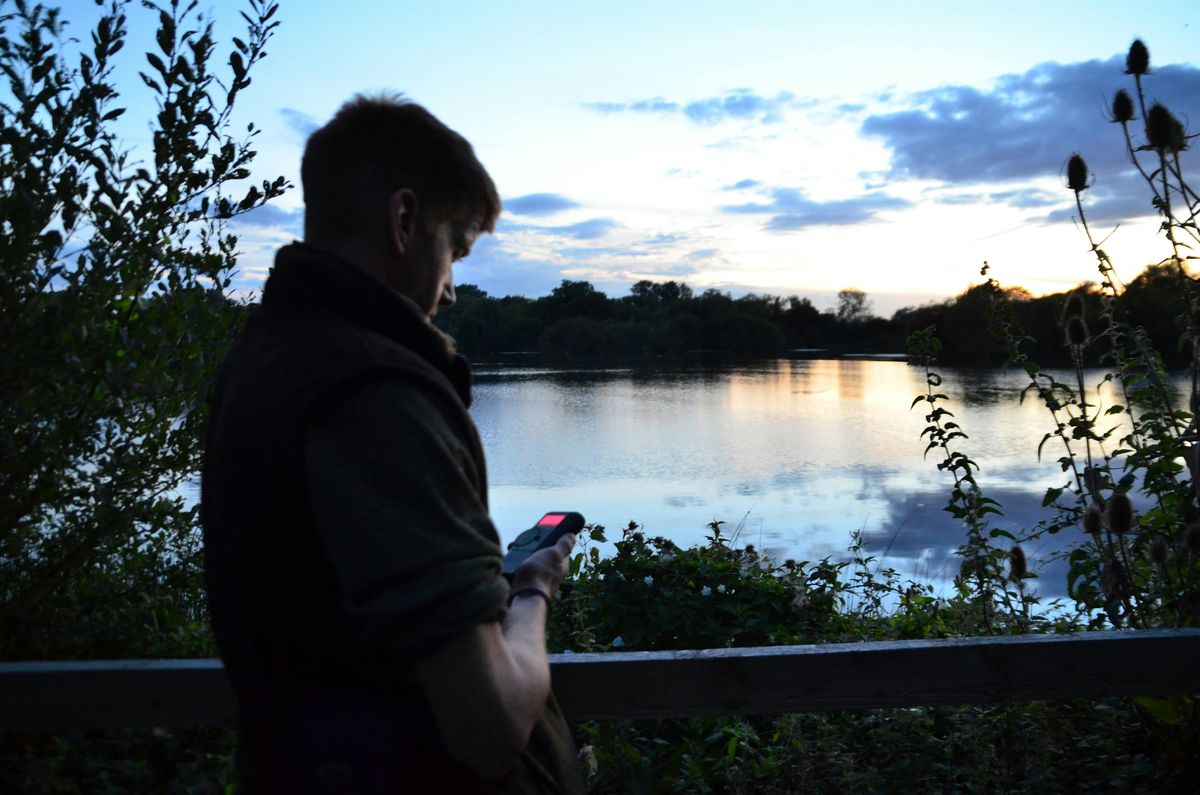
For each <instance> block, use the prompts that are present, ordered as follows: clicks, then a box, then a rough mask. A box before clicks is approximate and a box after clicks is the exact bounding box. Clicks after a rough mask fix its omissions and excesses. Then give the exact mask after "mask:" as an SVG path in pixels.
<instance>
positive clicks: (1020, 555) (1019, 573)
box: [1008, 544, 1029, 580]
mask: <svg viewBox="0 0 1200 795" xmlns="http://www.w3.org/2000/svg"><path fill="white" fill-rule="evenodd" d="M1008 566H1009V569H1010V570H1011V571H1012V577H1013V579H1014V580H1023V579H1025V577H1026V576H1027V575H1028V574H1029V564H1028V561H1026V560H1025V550H1023V549H1021V546H1020V544H1013V548H1012V549H1011V550H1009V552H1008Z"/></svg>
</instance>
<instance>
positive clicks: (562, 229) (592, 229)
mask: <svg viewBox="0 0 1200 795" xmlns="http://www.w3.org/2000/svg"><path fill="white" fill-rule="evenodd" d="M618 226H620V224H618V223H617V222H616V221H614V220H612V219H611V218H589V219H588V220H586V221H580V222H579V223H577V224H568V225H566V226H545V227H541V229H542V231H545V232H550V233H551V234H556V235H565V236H566V237H571V238H574V239H575V240H597V239H599V238H602V237H604V236H605V235H606V234H608V233H609V232H610V231H611V230H613V229H615V228H617V227H618Z"/></svg>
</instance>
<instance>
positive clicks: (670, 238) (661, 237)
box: [642, 232, 687, 246]
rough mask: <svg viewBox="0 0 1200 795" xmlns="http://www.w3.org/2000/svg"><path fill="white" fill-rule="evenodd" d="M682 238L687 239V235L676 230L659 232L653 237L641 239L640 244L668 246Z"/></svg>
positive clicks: (680, 240) (682, 239)
mask: <svg viewBox="0 0 1200 795" xmlns="http://www.w3.org/2000/svg"><path fill="white" fill-rule="evenodd" d="M684 240H687V235H681V234H679V233H678V232H659V233H658V234H657V235H655V236H654V237H649V238H646V239H645V240H644V241H642V244H643V245H646V246H669V245H672V244H674V243H679V242H682V241H684Z"/></svg>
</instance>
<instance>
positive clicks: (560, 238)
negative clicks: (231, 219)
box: [127, 0, 1200, 314]
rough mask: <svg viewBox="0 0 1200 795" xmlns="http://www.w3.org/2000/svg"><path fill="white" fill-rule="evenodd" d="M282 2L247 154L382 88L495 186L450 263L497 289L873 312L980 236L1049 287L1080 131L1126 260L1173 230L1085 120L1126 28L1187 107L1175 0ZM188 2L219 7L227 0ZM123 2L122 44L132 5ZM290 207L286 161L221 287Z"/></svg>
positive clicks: (998, 259)
mask: <svg viewBox="0 0 1200 795" xmlns="http://www.w3.org/2000/svg"><path fill="white" fill-rule="evenodd" d="M202 5H203V3H202ZM281 5H282V8H281V10H280V12H279V17H278V18H279V20H280V21H281V23H282V25H281V26H280V28H279V30H278V32H277V35H276V37H275V39H274V40H273V41H272V43H271V45H270V46H269V57H268V58H267V59H266V60H265V61H264V62H263V63H262V64H261V66H260V67H259V68H257V69H256V71H255V72H254V74H253V79H254V83H253V85H252V87H251V88H250V89H249V91H248V92H247V93H246V94H245V95H244V97H243V101H242V105H241V107H240V109H239V114H238V120H239V122H241V123H244V122H246V121H251V120H252V121H254V122H255V123H256V124H258V125H259V126H260V127H262V129H263V133H262V135H261V136H260V137H259V139H258V147H259V150H260V156H259V159H258V161H257V164H256V178H266V177H270V176H274V175H278V174H283V175H285V176H287V177H288V178H289V179H291V180H292V181H293V182H294V183H296V184H297V185H298V183H299V178H298V172H299V159H300V155H301V152H302V148H303V142H304V136H305V135H306V133H307V132H308V131H310V130H311V129H312V128H313V127H314V126H315V125H319V124H320V123H323V122H324V121H325V120H327V119H328V118H329V117H330V116H331V115H332V114H333V113H334V112H335V111H336V110H337V108H338V106H339V105H340V104H341V103H342V102H343V101H344V100H346V99H347V98H348V97H350V96H351V95H353V94H354V93H356V92H361V91H376V90H380V89H391V90H398V91H402V92H404V93H405V94H406V95H408V96H409V97H411V98H413V99H414V100H416V101H418V102H421V103H422V104H424V105H426V106H427V107H428V108H429V109H430V110H431V111H433V112H434V113H435V114H436V115H438V116H439V117H441V118H442V119H443V120H444V121H446V122H447V123H448V124H450V125H451V126H452V127H454V128H455V129H457V130H459V131H460V132H461V133H463V134H464V135H465V136H466V137H467V138H468V139H469V140H471V141H472V142H473V143H474V145H475V147H476V150H477V152H478V154H479V156H480V159H481V160H482V161H483V162H484V164H485V165H486V166H487V167H488V169H489V170H490V171H491V172H492V175H493V177H494V178H495V180H496V183H497V185H498V186H499V188H500V192H501V195H502V196H503V197H504V199H505V204H506V211H505V213H504V215H503V216H502V219H501V222H500V224H499V226H498V229H497V232H496V234H495V235H493V236H490V237H488V238H485V239H484V240H483V241H481V242H480V244H478V245H477V247H476V251H475V253H474V254H472V256H471V257H470V258H468V259H467V260H466V261H464V262H463V263H461V265H460V266H459V268H458V272H457V276H458V280H459V281H460V282H471V283H476V284H479V285H480V286H482V287H483V288H484V289H486V290H487V291H488V292H490V293H493V294H497V295H504V294H525V295H540V294H545V293H546V292H548V291H549V290H550V289H551V288H552V287H554V286H555V285H557V284H558V283H559V281H560V280H561V279H564V278H571V279H588V280H590V281H592V282H594V283H595V284H597V285H598V286H599V287H601V288H602V289H604V290H606V291H608V292H609V293H610V294H621V293H624V292H627V291H628V288H629V286H630V285H631V284H633V283H634V282H635V281H637V280H639V279H643V278H648V279H676V280H680V279H682V280H685V281H687V282H688V283H689V284H691V285H692V286H693V287H695V288H697V289H705V288H708V287H716V288H719V289H724V290H730V291H732V292H734V293H735V294H741V293H745V292H748V291H754V292H768V293H774V294H783V295H788V294H798V295H802V296H808V297H810V298H812V300H813V301H814V303H816V304H817V305H818V306H822V307H824V306H829V305H831V304H832V302H833V296H834V295H835V294H836V292H837V291H838V290H839V289H841V288H843V287H849V286H854V287H858V288H860V289H863V290H866V291H867V292H868V293H869V294H870V296H871V297H872V299H873V301H874V305H875V308H876V310H877V311H878V312H880V313H884V314H888V313H890V312H891V311H893V310H894V309H896V308H898V307H899V306H902V305H911V304H915V303H920V302H922V301H925V300H930V299H931V298H935V297H940V296H945V295H952V294H955V293H957V292H960V291H961V290H963V289H964V288H965V287H966V286H968V285H969V284H970V283H972V282H974V281H978V280H979V276H978V272H979V267H980V265H981V263H982V262H983V261H984V260H988V261H989V262H990V263H991V264H992V267H993V271H992V273H993V275H995V276H996V277H997V278H999V279H1000V280H1001V281H1002V282H1005V283H1008V284H1021V285H1023V286H1025V287H1027V288H1028V289H1030V290H1032V291H1033V292H1035V293H1040V292H1047V291H1053V290H1059V289H1064V288H1066V287H1070V286H1073V285H1075V284H1077V283H1078V282H1080V281H1082V280H1085V279H1089V278H1093V277H1094V275H1095V266H1094V262H1093V261H1092V260H1091V259H1090V255H1089V254H1088V250H1087V245H1086V242H1085V241H1084V239H1083V238H1082V236H1081V233H1080V232H1079V230H1078V229H1077V228H1076V227H1075V225H1074V223H1073V216H1074V209H1073V199H1072V196H1071V194H1070V193H1069V192H1068V191H1067V190H1066V189H1065V188H1064V187H1062V182H1063V180H1062V177H1061V171H1062V169H1063V165H1064V163H1065V161H1066V159H1067V158H1068V157H1069V156H1070V155H1071V154H1072V153H1073V152H1075V151H1079V152H1081V153H1083V154H1084V156H1085V157H1086V158H1087V160H1088V163H1089V164H1090V166H1091V168H1092V170H1093V172H1095V179H1096V184H1095V187H1094V188H1093V190H1092V191H1091V192H1090V193H1091V195H1090V196H1089V202H1090V206H1092V207H1093V208H1094V214H1093V215H1092V217H1091V220H1093V221H1095V222H1096V223H1097V227H1098V228H1099V229H1100V230H1101V232H1102V233H1105V232H1107V231H1109V230H1111V229H1112V228H1113V227H1114V226H1115V225H1116V224H1117V222H1118V221H1120V222H1121V224H1120V227H1119V229H1117V231H1116V232H1115V234H1114V235H1113V236H1112V238H1110V240H1109V241H1108V242H1106V244H1105V247H1106V250H1107V251H1108V253H1109V254H1110V255H1112V256H1113V258H1114V259H1115V260H1116V262H1117V267H1118V270H1119V272H1120V273H1121V274H1122V275H1123V276H1125V277H1126V278H1132V276H1133V275H1135V274H1136V273H1137V272H1138V271H1139V270H1140V269H1141V267H1142V266H1144V265H1145V264H1146V263H1147V262H1150V261H1156V260H1158V259H1160V258H1161V257H1163V256H1164V255H1165V253H1166V252H1165V250H1164V248H1163V245H1162V243H1161V241H1160V240H1158V239H1157V238H1156V233H1155V229H1156V221H1155V219H1154V218H1153V216H1152V213H1153V210H1152V209H1151V208H1150V207H1149V203H1148V197H1147V195H1146V193H1145V191H1144V190H1142V191H1139V190H1138V189H1137V185H1136V183H1135V181H1134V180H1132V179H1131V177H1130V174H1129V173H1128V168H1127V167H1126V165H1125V164H1124V162H1123V161H1122V159H1121V151H1122V149H1121V147H1122V144H1121V138H1120V135H1119V129H1118V128H1117V127H1116V126H1115V125H1110V124H1107V123H1106V121H1105V112H1106V107H1107V104H1108V101H1109V98H1110V97H1111V94H1112V92H1113V91H1114V90H1115V89H1117V88H1119V87H1123V86H1125V85H1126V82H1125V80H1126V78H1125V77H1124V75H1122V71H1123V61H1124V53H1125V51H1126V49H1127V48H1128V45H1129V43H1130V42H1131V41H1132V39H1133V38H1134V37H1141V38H1143V39H1144V40H1145V42H1146V43H1147V44H1148V46H1149V48H1150V52H1151V59H1152V65H1153V67H1154V69H1155V71H1156V74H1155V75H1153V76H1152V77H1151V79H1150V82H1149V83H1148V86H1149V93H1150V95H1151V96H1152V97H1154V98H1157V99H1160V100H1162V101H1164V102H1166V103H1167V104H1168V105H1169V106H1170V107H1172V109H1173V110H1175V111H1176V113H1177V115H1179V116H1180V117H1181V118H1183V119H1184V120H1185V121H1186V122H1188V123H1189V129H1191V130H1192V131H1195V130H1196V129H1197V127H1200V3H1195V2H1186V3H1175V2H1145V1H1144V2H1139V3H1130V2H1118V3H1107V2H1005V3H990V2H938V3H899V2H875V3H865V2H863V3H860V2H840V3H819V2H792V3H754V2H737V3H732V2H730V3H722V2H708V3H695V2H670V3H642V2H624V3H618V2H586V3H585V2H555V3H544V2H536V3H535V2H518V3H514V2H487V3H465V2H462V3H460V2H423V3H406V2H354V1H352V0H340V1H339V2H329V1H322V2H318V1H317V0H307V1H305V0H283V2H282V4H281ZM209 7H210V8H211V9H212V13H213V14H214V15H215V17H216V19H217V22H218V31H219V33H222V34H223V35H225V36H226V37H228V36H229V35H232V34H234V33H235V32H236V27H237V25H236V22H237V14H236V10H237V8H238V7H239V6H238V4H236V3H234V2H226V1H224V0H223V1H222V2H218V3H212V4H209ZM131 22H132V23H133V24H132V25H131V30H132V36H133V39H134V41H133V42H131V44H130V46H129V49H127V52H129V51H130V50H132V51H133V52H135V53H140V52H142V51H144V49H145V47H144V46H141V42H150V41H152V36H151V34H150V28H151V26H152V20H151V19H150V18H149V15H146V14H142V13H138V12H137V11H136V10H134V12H133V14H132V20H131ZM130 115H133V114H130ZM1192 162H1193V163H1194V162H1195V159H1194V158H1193V160H1192ZM1193 173H1194V172H1193ZM301 219H302V206H301V198H300V192H299V189H298V188H297V189H296V190H294V191H292V192H291V193H289V194H288V195H287V196H285V197H283V198H282V199H280V200H277V201H276V202H275V204H274V205H273V206H272V207H270V208H268V209H266V210H263V211H259V212H258V213H257V214H255V215H254V216H252V217H250V218H247V219H246V220H245V222H243V223H241V224H240V225H239V232H240V233H241V237H242V244H243V252H244V254H243V257H242V260H241V275H240V277H239V279H238V282H237V286H238V287H239V288H240V289H241V290H245V291H253V290H254V289H256V288H257V287H258V286H259V285H261V282H262V279H263V277H264V275H265V272H266V269H267V268H268V267H269V265H270V261H271V255H272V252H273V251H274V249H275V248H277V247H278V245H280V244H281V243H284V242H287V241H289V240H291V239H293V238H295V237H298V236H299V235H300V223H301Z"/></svg>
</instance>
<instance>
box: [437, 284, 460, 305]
mask: <svg viewBox="0 0 1200 795" xmlns="http://www.w3.org/2000/svg"><path fill="white" fill-rule="evenodd" d="M457 300H458V298H457V297H455V295H454V285H453V284H447V285H446V286H445V287H443V288H442V297H441V298H440V299H438V306H454V302H455V301H457Z"/></svg>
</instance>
